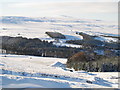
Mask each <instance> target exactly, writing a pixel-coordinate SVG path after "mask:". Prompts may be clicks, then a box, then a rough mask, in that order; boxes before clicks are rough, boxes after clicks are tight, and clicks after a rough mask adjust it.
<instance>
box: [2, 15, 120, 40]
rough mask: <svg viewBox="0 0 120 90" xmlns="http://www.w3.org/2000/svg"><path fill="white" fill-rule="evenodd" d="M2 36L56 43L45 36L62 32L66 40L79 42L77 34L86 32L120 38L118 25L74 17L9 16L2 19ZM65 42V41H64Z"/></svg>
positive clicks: (101, 38)
mask: <svg viewBox="0 0 120 90" xmlns="http://www.w3.org/2000/svg"><path fill="white" fill-rule="evenodd" d="M0 22H1V24H0V26H1V28H0V36H14V37H15V36H23V37H27V38H40V39H42V40H47V41H54V40H53V39H51V38H50V37H49V36H47V35H46V34H45V32H47V31H54V32H60V33H62V34H64V35H65V36H66V38H67V39H65V40H74V39H75V40H79V39H82V37H81V36H79V35H77V34H76V32H77V31H78V32H85V33H87V34H90V35H96V36H99V35H112V36H118V26H117V23H113V22H106V21H101V20H89V19H77V18H73V17H64V16H60V17H41V18H35V17H15V16H7V17H2V18H1V19H0ZM98 39H100V40H106V41H107V40H108V41H110V40H112V41H116V39H113V38H104V37H100V38H98ZM62 41H64V40H62Z"/></svg>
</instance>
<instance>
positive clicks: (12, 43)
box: [0, 36, 82, 58]
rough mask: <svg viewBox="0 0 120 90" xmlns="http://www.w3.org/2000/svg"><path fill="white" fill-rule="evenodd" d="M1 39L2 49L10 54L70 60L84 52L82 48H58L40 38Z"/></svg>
mask: <svg viewBox="0 0 120 90" xmlns="http://www.w3.org/2000/svg"><path fill="white" fill-rule="evenodd" d="M1 39H2V42H1V43H0V44H1V45H2V48H1V49H4V50H6V51H5V53H10V54H22V55H33V56H43V57H56V58H68V57H70V56H72V55H73V54H75V53H77V52H80V51H81V50H82V49H80V48H79V49H78V48H72V47H58V46H55V45H53V44H52V42H50V43H49V42H48V41H41V40H40V39H38V38H34V39H28V38H23V37H9V36H2V37H1Z"/></svg>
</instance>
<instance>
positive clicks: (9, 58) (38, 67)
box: [0, 54, 118, 88]
mask: <svg viewBox="0 0 120 90" xmlns="http://www.w3.org/2000/svg"><path fill="white" fill-rule="evenodd" d="M0 58H1V59H0V68H1V71H2V73H1V74H0V77H1V78H2V79H1V80H2V81H1V82H2V83H1V85H2V88H118V72H85V71H74V70H73V69H68V68H66V66H65V64H66V62H67V59H63V58H49V57H36V56H25V55H9V54H7V55H5V54H1V55H0ZM70 70H73V72H71V71H70ZM89 82H90V83H89Z"/></svg>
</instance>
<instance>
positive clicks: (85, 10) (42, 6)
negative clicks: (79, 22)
mask: <svg viewBox="0 0 120 90" xmlns="http://www.w3.org/2000/svg"><path fill="white" fill-rule="evenodd" d="M0 4H1V11H0V12H1V16H34V17H45V16H47V17H58V16H60V15H66V16H72V17H77V18H86V19H100V20H106V21H117V19H118V0H9V2H8V0H2V1H0Z"/></svg>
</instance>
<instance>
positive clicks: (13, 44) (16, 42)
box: [0, 36, 120, 72]
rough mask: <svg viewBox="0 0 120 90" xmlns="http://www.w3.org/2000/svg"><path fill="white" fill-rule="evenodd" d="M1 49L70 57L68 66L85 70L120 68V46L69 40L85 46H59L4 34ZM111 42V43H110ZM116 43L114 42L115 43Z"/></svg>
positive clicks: (20, 52)
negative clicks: (101, 51)
mask: <svg viewBox="0 0 120 90" xmlns="http://www.w3.org/2000/svg"><path fill="white" fill-rule="evenodd" d="M0 39H2V42H0V44H1V46H2V47H1V49H2V50H4V53H8V54H20V55H33V56H43V57H56V58H68V61H67V63H66V66H67V67H68V68H74V69H75V70H76V71H77V70H85V71H88V72H116V71H120V69H119V62H118V61H119V57H120V55H119V52H117V51H116V50H119V48H117V47H116V45H117V44H115V47H113V48H110V47H109V48H108V47H107V46H109V45H107V44H109V43H107V44H106V47H105V46H104V47H103V46H96V45H95V44H94V45H93V44H90V43H88V42H86V40H83V41H80V40H79V41H78V40H76V41H75V40H74V41H67V43H74V44H78V45H83V48H72V47H58V46H55V45H53V44H52V42H48V41H41V40H40V39H38V38H34V39H27V38H23V37H9V36H2V37H0ZM96 43H101V44H104V43H103V42H99V41H96ZM110 44H111V43H110ZM113 44H114V43H113ZM94 50H104V55H99V54H97V53H95V52H94Z"/></svg>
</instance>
